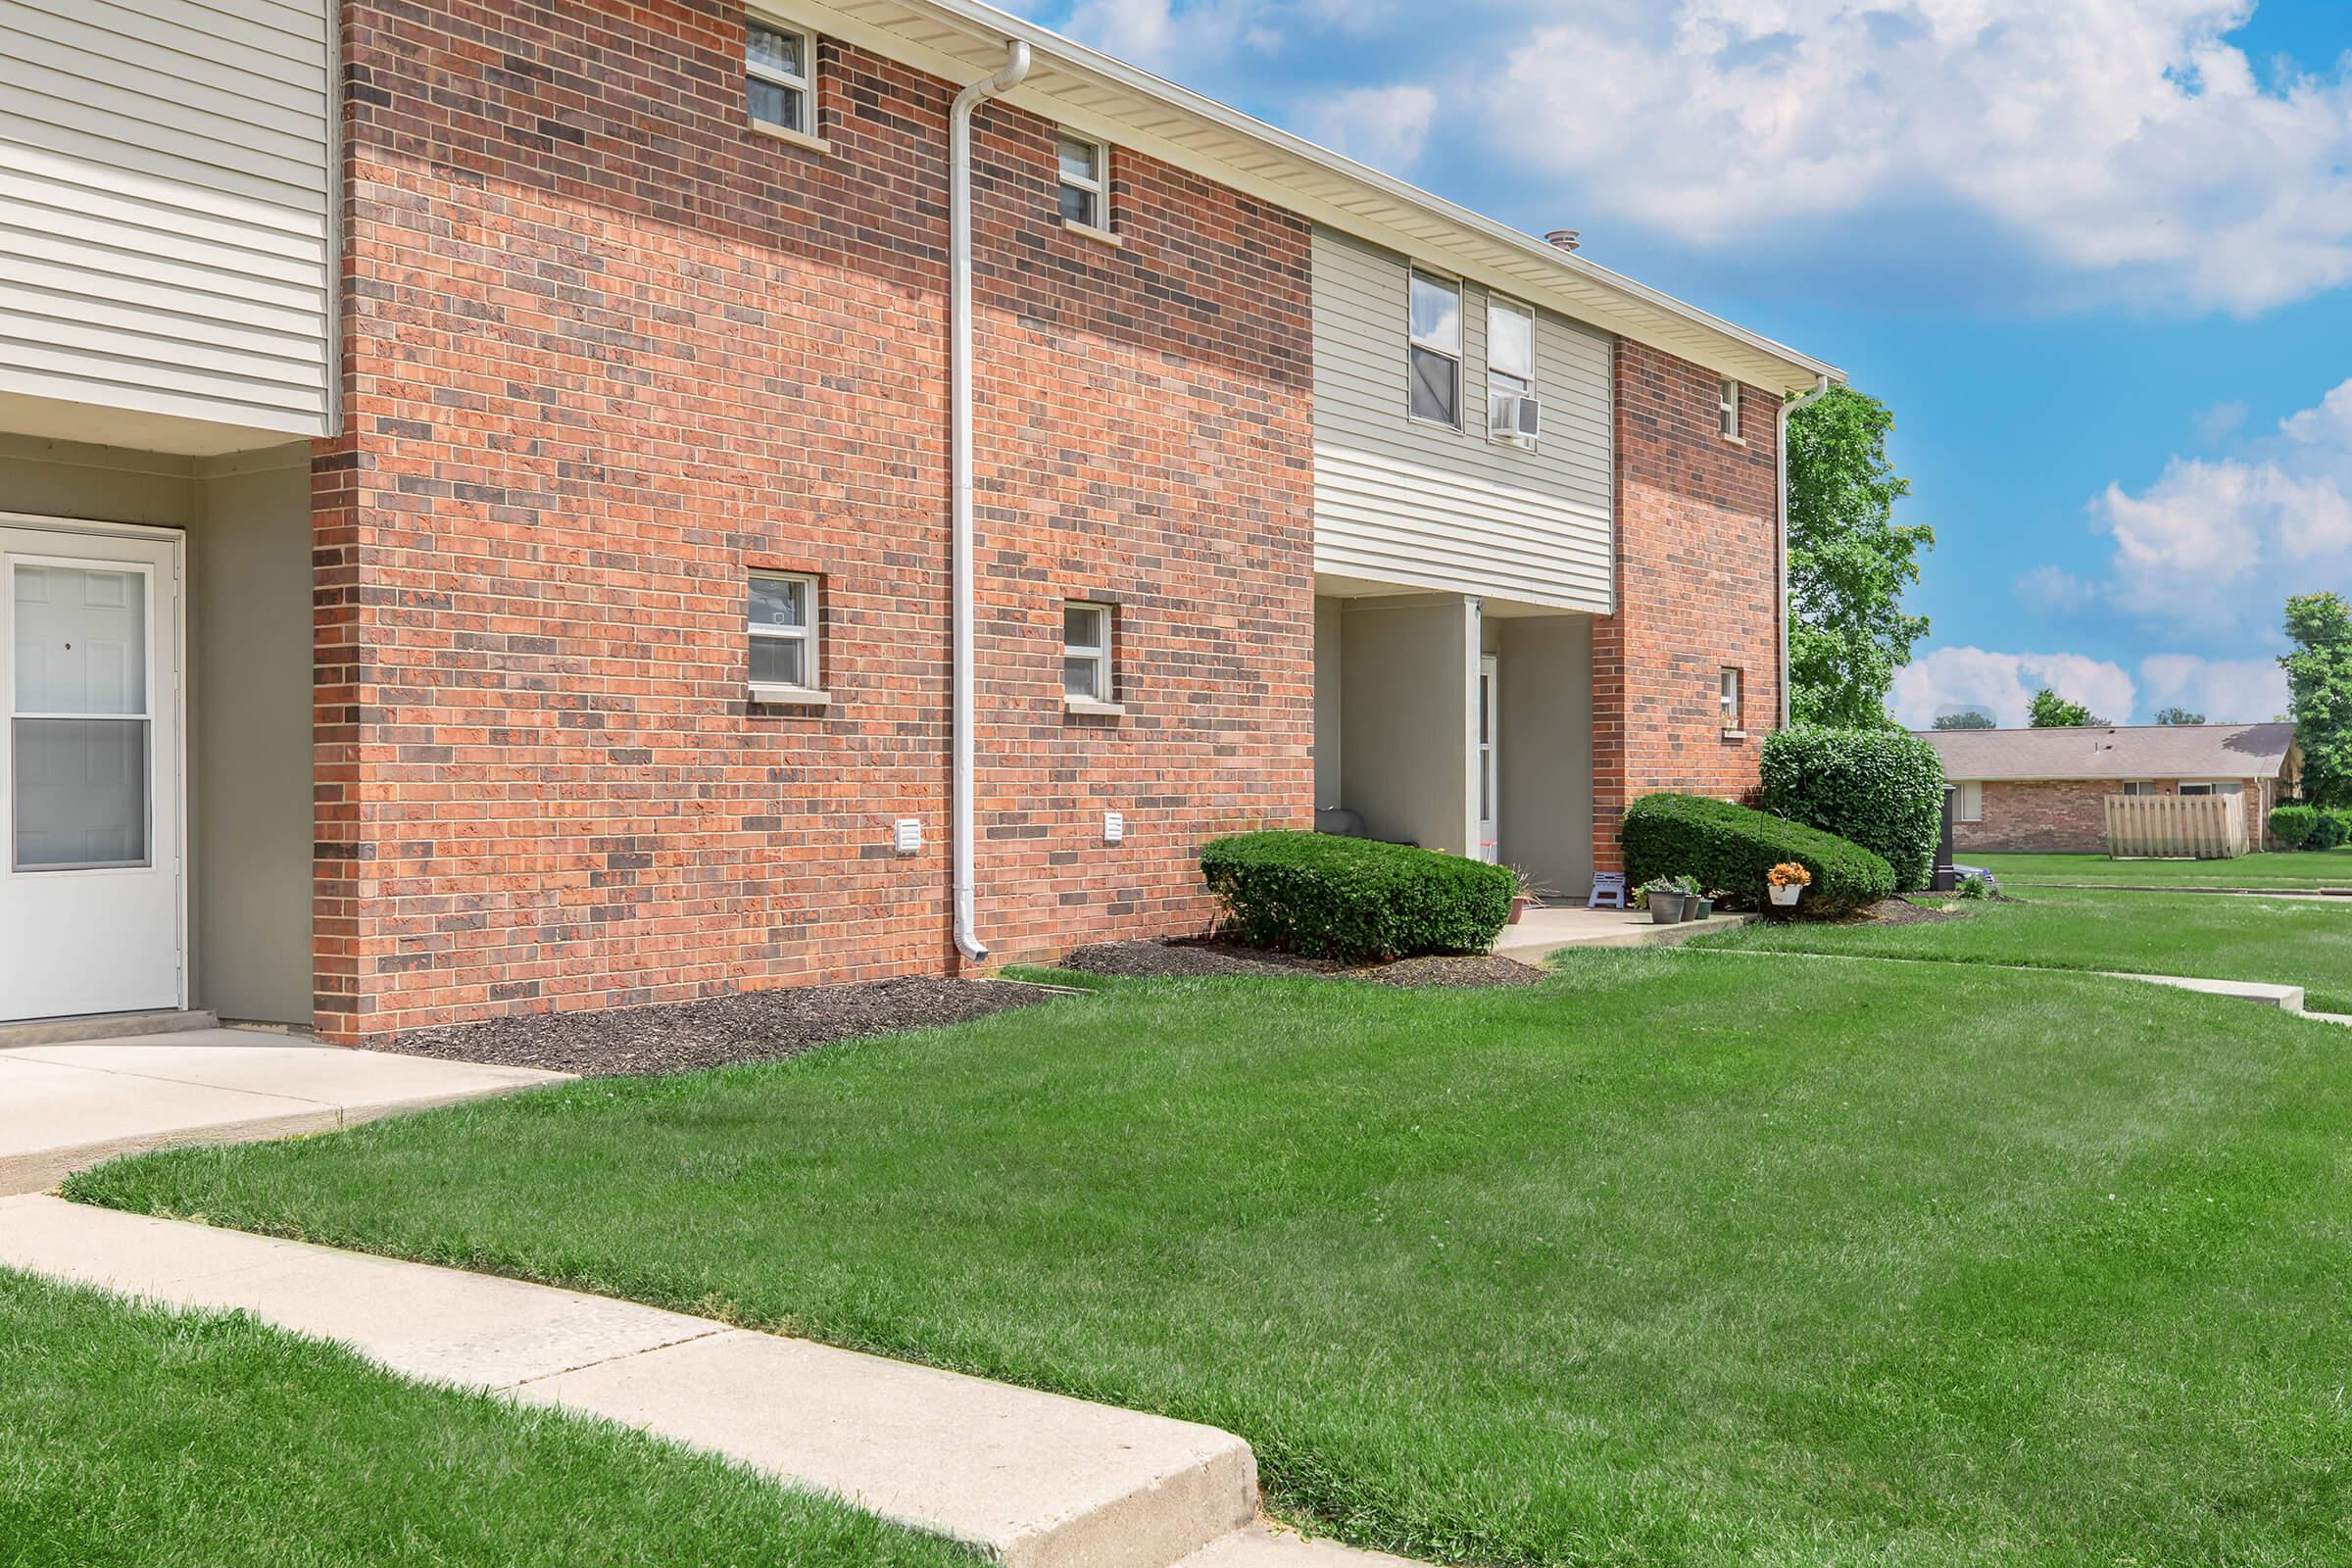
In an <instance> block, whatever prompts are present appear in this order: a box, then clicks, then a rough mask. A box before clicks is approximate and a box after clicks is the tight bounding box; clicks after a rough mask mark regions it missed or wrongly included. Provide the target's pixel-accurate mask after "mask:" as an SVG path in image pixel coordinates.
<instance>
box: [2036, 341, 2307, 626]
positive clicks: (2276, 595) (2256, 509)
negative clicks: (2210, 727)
mask: <svg viewBox="0 0 2352 1568" xmlns="http://www.w3.org/2000/svg"><path fill="white" fill-rule="evenodd" d="M2090 512H2091V520H2092V522H2093V524H2094V525H2095V526H2096V527H2098V528H2099V529H2101V530H2102V531H2104V532H2105V533H2107V534H2108V535H2109V536H2110V537H2112V538H2113V540H2114V543H2115V548H2114V554H2113V557H2112V560H2111V563H2110V578H2109V580H2108V581H2107V582H2106V583H2105V584H2103V585H2102V586H2101V588H2100V590H2099V591H2100V592H2101V593H2102V594H2103V595H2104V596H2105V597H2106V598H2107V599H2108V600H2110V601H2111V602H2112V603H2113V604H2115V605H2116V606H2117V607H2118V608H2120V609H2123V610H2126V611H2130V612H2132V613H2137V614H2142V615H2148V616H2154V617H2161V618H2164V619H2168V620H2172V621H2175V622H2179V623H2183V624H2186V625H2188V626H2190V627H2192V628H2194V629H2198V630H2201V631H2205V632H2209V633H2218V632H2238V633H2251V632H2255V631H2257V630H2260V631H2263V632H2266V633H2267V632H2269V631H2272V630H2275V627H2276V623H2277V621H2278V612H2279V606H2280V605H2282V604H2283V603H2285V600H2286V597H2287V595H2289V594H2292V593H2300V592H2306V591H2308V590H2310V589H2311V588H2312V587H2314V586H2317V585H2319V584H2320V583H2322V582H2324V581H2329V580H2333V581H2342V580H2344V579H2346V578H2348V577H2352V381H2346V382H2344V383H2343V384H2342V385H2341V386H2338V387H2336V388H2335V389H2334V390H2333V391H2331V392H2329V393H2328V394H2327V397H2326V398H2325V399H2323V400H2322V401H2321V402H2320V403H2319V404H2318V405H2317V406H2316V407H2313V408H2309V409H2305V410H2304V411H2302V412H2301V413H2299V414H2295V415H2291V416H2289V417H2287V418H2285V419H2282V420H2280V421H2279V424H2278V435H2277V436H2276V437H2275V438H2273V439H2270V440H2268V441H2266V442H2262V443H2258V444H2256V445H2255V446H2254V447H2252V448H2251V449H2249V450H2248V451H2247V453H2246V454H2245V455H2244V456H2237V457H2228V458H2217V459H2201V458H2180V457H2176V458H2174V459H2172V461H2170V462H2169V463H2167V464H2166V465H2165V466H2164V471H2163V473H2162V474H2160V475H2159V476H2158V477H2157V479H2156V481H2155V482H2154V483H2153V484H2151V485H2149V486H2148V487H2147V488H2145V489H2143V490H2140V491H2137V492H2132V491H2128V490H2126V489H2125V488H2124V487H2123V486H2122V485H2120V484H2110V485H2109V486H2108V487H2107V489H2106V491H2105V492H2104V493H2103V494H2102V495H2100V496H2099V498H2098V499H2097V500H2095V501H2093V502H2092V503H2091V508H2090ZM2029 575H2032V574H2029Z"/></svg>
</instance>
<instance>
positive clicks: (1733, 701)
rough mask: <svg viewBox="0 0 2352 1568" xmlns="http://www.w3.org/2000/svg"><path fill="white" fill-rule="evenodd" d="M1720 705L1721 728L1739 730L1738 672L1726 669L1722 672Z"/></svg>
mask: <svg viewBox="0 0 2352 1568" xmlns="http://www.w3.org/2000/svg"><path fill="white" fill-rule="evenodd" d="M1722 703H1723V727H1724V728H1725V729H1727V730H1736V729H1738V728H1740V671H1738V670H1736V669H1729V668H1727V669H1725V670H1724V672H1723V685H1722Z"/></svg>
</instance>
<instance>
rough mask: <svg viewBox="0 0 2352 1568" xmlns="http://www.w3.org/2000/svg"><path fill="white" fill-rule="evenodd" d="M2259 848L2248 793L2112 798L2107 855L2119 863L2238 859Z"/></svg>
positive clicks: (2109, 810)
mask: <svg viewBox="0 0 2352 1568" xmlns="http://www.w3.org/2000/svg"><path fill="white" fill-rule="evenodd" d="M2253 847H2254V846H2253V844H2252V843H2251V842H2250V841H2249V840H2248V839H2247V837H2246V798H2245V797H2244V796H2243V795H2110V796H2108V797H2107V853H2108V854H2109V855H2112V856H2115V857H2116V858H2119V859H2123V858H2133V859H2173V860H2234V859H2236V858H2238V857H2239V856H2241V855H2244V854H2245V853H2247V852H2248V851H2249V850H2251V849H2252V848H2253Z"/></svg>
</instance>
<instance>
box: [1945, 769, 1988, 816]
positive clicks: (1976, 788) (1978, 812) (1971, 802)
mask: <svg viewBox="0 0 2352 1568" xmlns="http://www.w3.org/2000/svg"><path fill="white" fill-rule="evenodd" d="M1952 820H1953V821H1955V822H1982V821H1984V820H1985V786H1984V785H1983V784H1982V783H1981V782H1979V781H1978V780H1976V779H1963V780H1961V781H1960V782H1959V783H1958V784H1956V785H1954V786H1953V787H1952Z"/></svg>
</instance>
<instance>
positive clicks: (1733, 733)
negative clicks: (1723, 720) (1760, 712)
mask: <svg viewBox="0 0 2352 1568" xmlns="http://www.w3.org/2000/svg"><path fill="white" fill-rule="evenodd" d="M1723 738H1724V739H1725V740H1727V741H1743V740H1745V739H1747V731H1745V730H1743V729H1727V730H1725V731H1724V732H1723Z"/></svg>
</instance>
